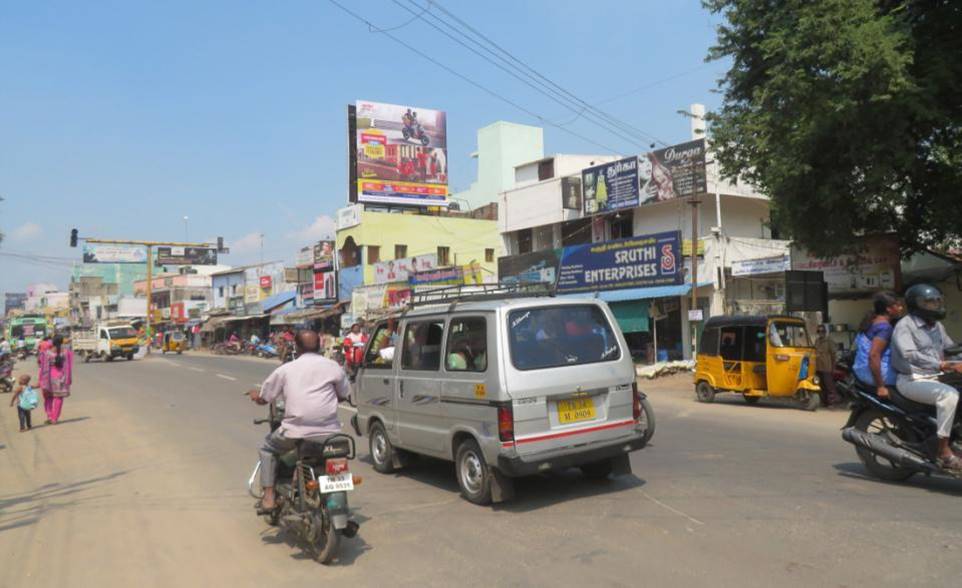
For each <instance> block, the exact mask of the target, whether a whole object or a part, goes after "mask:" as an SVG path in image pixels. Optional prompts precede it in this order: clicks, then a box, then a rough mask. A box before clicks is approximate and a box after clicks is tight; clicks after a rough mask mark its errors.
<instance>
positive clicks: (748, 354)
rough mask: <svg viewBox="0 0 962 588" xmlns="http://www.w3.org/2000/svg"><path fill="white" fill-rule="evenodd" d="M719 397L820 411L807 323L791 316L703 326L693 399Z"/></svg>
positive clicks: (721, 319)
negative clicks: (785, 402)
mask: <svg viewBox="0 0 962 588" xmlns="http://www.w3.org/2000/svg"><path fill="white" fill-rule="evenodd" d="M719 392H734V393H736V394H741V395H742V396H743V397H744V398H745V401H746V402H748V403H749V404H755V403H756V402H758V400H759V399H760V398H794V399H795V400H797V401H798V402H799V403H800V404H801V406H802V408H804V409H805V410H815V409H816V408H818V406H819V403H820V400H821V399H820V398H819V395H818V392H819V385H818V376H816V375H815V348H814V347H813V346H812V343H811V340H810V339H809V337H808V332H807V331H806V329H805V321H803V320H802V319H799V318H795V317H789V316H718V317H712V318H710V319H708V320H707V321H705V328H704V331H703V332H702V336H701V342H700V344H699V346H698V354H697V356H696V361H695V398H696V399H697V400H699V401H700V402H712V401H713V400H714V399H715V394H717V393H719Z"/></svg>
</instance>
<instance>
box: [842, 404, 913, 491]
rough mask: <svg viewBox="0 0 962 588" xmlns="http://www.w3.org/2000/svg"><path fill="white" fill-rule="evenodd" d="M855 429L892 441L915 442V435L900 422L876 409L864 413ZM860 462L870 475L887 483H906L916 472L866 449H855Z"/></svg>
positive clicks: (856, 423)
mask: <svg viewBox="0 0 962 588" xmlns="http://www.w3.org/2000/svg"><path fill="white" fill-rule="evenodd" d="M855 428H856V429H858V430H859V431H864V432H866V433H874V434H876V435H879V436H881V437H887V438H890V439H892V440H901V441H914V439H913V438H912V437H913V435H912V434H911V433H910V432H909V431H908V430H907V429H906V428H905V427H902V426H900V425H899V423H898V421H896V420H894V419H891V418H889V417H888V416H886V415H885V414H884V413H882V412H881V411H879V410H876V409H874V408H873V409H869V410H866V411H865V412H863V413H862V414H861V415H860V416H859V417H858V420H856V421H855ZM855 452H856V453H857V454H858V459H859V461H861V462H862V465H863V466H865V469H866V470H868V473H869V474H871V475H873V476H875V477H876V478H878V479H880V480H885V481H886V482H904V481H905V480H908V479H909V478H911V477H912V476H913V475H914V474H915V473H916V471H915V470H913V469H911V468H904V467H899V466H897V465H895V464H894V463H892V462H890V461H889V460H887V459H885V458H884V457H879V456H878V455H876V454H874V453H872V452H871V451H869V450H868V449H865V448H864V447H858V446H856V447H855Z"/></svg>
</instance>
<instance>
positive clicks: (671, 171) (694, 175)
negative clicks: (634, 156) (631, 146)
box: [638, 139, 708, 204]
mask: <svg viewBox="0 0 962 588" xmlns="http://www.w3.org/2000/svg"><path fill="white" fill-rule="evenodd" d="M638 168H639V169H638V176H639V180H640V182H641V203H642V204H652V203H655V202H665V201H666V200H673V199H675V198H680V197H684V196H691V195H692V194H703V193H704V192H705V191H707V189H708V187H707V183H706V182H707V180H706V177H705V140H704V139H698V140H696V141H689V142H687V143H680V144H678V145H672V146H671V147H666V148H664V149H659V150H657V151H651V152H649V153H645V154H644V155H642V156H641V157H639V158H638Z"/></svg>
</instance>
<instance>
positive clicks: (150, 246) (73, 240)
mask: <svg viewBox="0 0 962 588" xmlns="http://www.w3.org/2000/svg"><path fill="white" fill-rule="evenodd" d="M186 219H187V217H184V220H185V221H186ZM84 241H86V242H87V243H101V244H104V245H135V246H137V245H139V246H143V247H146V248H147V287H146V292H145V293H146V295H147V320H146V334H147V353H150V342H151V339H152V334H153V333H152V325H151V322H152V321H153V314H152V313H151V306H153V300H152V289H153V266H154V255H153V254H154V247H206V248H208V249H217V252H218V253H227V252H228V251H229V249H227V248H226V247H224V246H223V239H221V238H218V239H217V245H213V244H211V243H178V242H176V241H121V240H117V239H88V238H84ZM76 244H77V229H73V230H72V231H71V232H70V246H71V247H76V246H77V245H76Z"/></svg>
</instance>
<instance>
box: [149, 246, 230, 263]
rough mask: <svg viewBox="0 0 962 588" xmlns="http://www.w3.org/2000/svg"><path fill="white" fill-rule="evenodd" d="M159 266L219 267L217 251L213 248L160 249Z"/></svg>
mask: <svg viewBox="0 0 962 588" xmlns="http://www.w3.org/2000/svg"><path fill="white" fill-rule="evenodd" d="M157 263H158V264H159V265H217V250H216V249H214V248H212V247H158V248H157Z"/></svg>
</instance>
